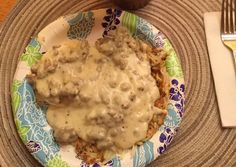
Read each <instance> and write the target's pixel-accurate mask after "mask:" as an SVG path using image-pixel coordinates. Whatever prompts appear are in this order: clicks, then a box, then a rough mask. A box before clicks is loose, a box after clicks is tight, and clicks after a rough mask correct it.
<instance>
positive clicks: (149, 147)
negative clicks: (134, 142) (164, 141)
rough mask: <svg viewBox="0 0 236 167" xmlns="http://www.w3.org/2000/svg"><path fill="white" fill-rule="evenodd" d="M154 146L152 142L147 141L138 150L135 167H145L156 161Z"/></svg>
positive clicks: (134, 162)
mask: <svg viewBox="0 0 236 167" xmlns="http://www.w3.org/2000/svg"><path fill="white" fill-rule="evenodd" d="M153 146H154V144H153V143H152V142H150V141H146V142H145V143H144V144H143V145H142V146H139V147H138V148H137V149H136V152H135V155H134V159H133V167H144V166H146V165H147V164H149V163H150V162H152V161H153V160H154V150H153Z"/></svg>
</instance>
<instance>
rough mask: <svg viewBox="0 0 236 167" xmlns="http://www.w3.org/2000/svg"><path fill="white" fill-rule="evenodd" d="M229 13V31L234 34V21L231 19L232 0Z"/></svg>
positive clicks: (231, 0)
mask: <svg viewBox="0 0 236 167" xmlns="http://www.w3.org/2000/svg"><path fill="white" fill-rule="evenodd" d="M229 8H230V9H229V12H230V19H229V29H230V32H231V33H234V19H233V13H234V10H233V0H230V7H229Z"/></svg>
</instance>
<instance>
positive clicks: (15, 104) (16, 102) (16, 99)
mask: <svg viewBox="0 0 236 167" xmlns="http://www.w3.org/2000/svg"><path fill="white" fill-rule="evenodd" d="M20 84H21V83H20V81H18V80H14V81H13V84H12V109H13V112H14V113H16V111H17V109H18V108H19V106H20V102H21V97H20V93H19V92H18V89H19V87H20Z"/></svg>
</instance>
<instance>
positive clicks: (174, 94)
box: [170, 79, 185, 117]
mask: <svg viewBox="0 0 236 167" xmlns="http://www.w3.org/2000/svg"><path fill="white" fill-rule="evenodd" d="M184 90H185V86H184V84H182V83H179V81H178V80H176V79H173V80H172V81H171V89H170V99H171V100H173V101H174V105H175V107H176V108H177V109H178V113H179V115H180V117H182V116H183V113H184Z"/></svg>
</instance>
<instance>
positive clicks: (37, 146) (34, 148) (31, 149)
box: [26, 141, 41, 154]
mask: <svg viewBox="0 0 236 167" xmlns="http://www.w3.org/2000/svg"><path fill="white" fill-rule="evenodd" d="M26 147H27V149H28V150H29V152H30V153H31V154H32V153H35V152H38V151H39V150H41V146H40V144H39V143H37V142H35V141H29V142H28V143H27V144H26Z"/></svg>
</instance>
